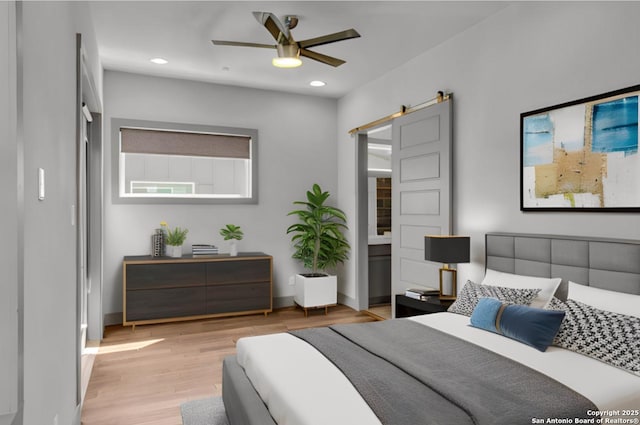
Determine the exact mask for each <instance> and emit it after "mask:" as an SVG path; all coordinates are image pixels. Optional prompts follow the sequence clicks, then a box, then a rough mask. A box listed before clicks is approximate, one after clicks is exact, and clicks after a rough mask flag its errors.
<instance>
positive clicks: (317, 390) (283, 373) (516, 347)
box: [237, 313, 640, 425]
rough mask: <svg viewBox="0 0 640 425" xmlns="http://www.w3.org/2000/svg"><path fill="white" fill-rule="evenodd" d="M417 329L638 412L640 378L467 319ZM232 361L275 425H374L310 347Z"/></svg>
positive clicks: (284, 341)
mask: <svg viewBox="0 0 640 425" xmlns="http://www.w3.org/2000/svg"><path fill="white" fill-rule="evenodd" d="M411 320H414V321H416V322H418V323H421V324H424V325H426V326H431V327H434V328H436V329H439V330H441V331H443V332H447V333H450V334H453V335H456V336H457V337H459V338H462V339H465V340H467V341H470V342H472V343H474V344H477V345H480V346H482V347H485V348H487V349H489V350H491V351H494V352H496V353H498V354H501V355H503V356H505V357H509V358H512V359H514V360H516V361H518V362H520V363H522V364H525V365H527V366H529V367H530V368H532V369H535V370H537V371H539V372H541V373H544V374H546V375H548V376H550V377H552V378H554V379H556V380H557V381H559V382H561V383H563V384H565V385H566V386H568V387H569V388H571V389H573V390H574V391H576V392H578V393H580V394H582V395H584V396H585V397H587V398H588V399H589V400H591V401H592V402H593V403H594V404H595V405H596V406H598V408H599V409H600V410H622V409H637V408H638V407H639V406H640V377H637V376H635V375H633V374H631V373H628V372H625V371H623V370H620V369H617V368H614V367H612V366H609V365H607V364H604V363H602V362H599V361H597V360H594V359H591V358H589V357H586V356H583V355H581V354H577V353H574V352H571V351H568V350H564V349H561V348H557V347H549V349H547V351H546V352H544V353H542V352H540V351H537V350H535V349H534V348H531V347H529V346H527V345H524V344H522V343H519V342H517V341H513V340H511V339H508V338H505V337H503V336H500V335H496V334H492V333H490V332H487V331H483V330H480V329H476V328H473V327H471V326H468V324H469V318H468V317H466V316H462V315H459V314H453V313H435V314H428V315H423V316H415V317H413V318H411ZM237 350H238V363H239V364H240V365H241V366H242V367H243V368H244V370H245V372H246V374H247V376H248V377H249V379H250V380H251V382H252V384H253V386H254V387H255V388H256V390H257V392H258V394H260V397H262V399H263V400H264V402H265V403H266V405H267V407H268V408H269V411H270V413H271V415H272V416H273V418H274V420H275V421H276V422H277V423H278V424H279V425H316V424H317V425H326V424H332V425H342V424H344V425H352V424H371V425H379V424H380V421H379V420H378V419H377V417H376V416H375V414H374V413H373V411H372V410H371V409H370V408H369V406H368V405H367V404H366V402H365V401H364V400H363V399H362V398H361V397H360V395H359V394H358V392H357V391H356V389H355V388H354V387H353V386H352V385H351V383H350V382H349V381H348V380H347V379H346V378H345V377H344V375H342V373H341V372H340V371H339V370H338V369H337V368H336V367H335V366H334V365H333V363H331V362H330V361H329V360H327V359H326V358H325V357H324V356H323V355H322V354H320V353H319V352H318V351H317V350H316V349H315V348H313V347H312V346H310V345H308V344H307V343H305V342H304V341H302V340H300V339H298V338H296V337H294V336H292V335H289V334H284V333H283V334H274V335H265V336H257V337H248V338H242V339H240V340H238V344H237Z"/></svg>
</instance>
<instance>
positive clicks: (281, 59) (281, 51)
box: [271, 44, 302, 68]
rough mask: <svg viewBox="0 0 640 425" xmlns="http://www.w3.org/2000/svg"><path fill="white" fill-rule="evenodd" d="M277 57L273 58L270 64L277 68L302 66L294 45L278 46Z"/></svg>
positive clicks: (298, 50)
mask: <svg viewBox="0 0 640 425" xmlns="http://www.w3.org/2000/svg"><path fill="white" fill-rule="evenodd" d="M276 48H277V50H278V56H277V57H275V58H273V60H272V61H271V64H272V65H273V66H276V67H278V68H297V67H299V66H300V65H302V61H301V60H300V49H299V48H298V46H297V45H296V44H278V45H277V47H276Z"/></svg>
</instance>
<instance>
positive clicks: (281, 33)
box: [211, 12, 360, 68]
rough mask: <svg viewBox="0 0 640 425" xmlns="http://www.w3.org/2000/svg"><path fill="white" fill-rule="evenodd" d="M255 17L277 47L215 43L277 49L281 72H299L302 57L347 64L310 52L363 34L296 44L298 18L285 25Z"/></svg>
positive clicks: (267, 15)
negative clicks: (311, 48) (287, 69)
mask: <svg viewBox="0 0 640 425" xmlns="http://www.w3.org/2000/svg"><path fill="white" fill-rule="evenodd" d="M253 16H254V17H255V18H256V20H257V21H258V22H259V23H260V25H262V26H264V27H265V28H266V29H267V31H269V34H271V36H272V37H273V38H274V39H275V40H276V43H277V44H275V45H272V44H261V43H247V42H244V41H226V40H211V42H212V43H213V44H214V45H216V46H242V47H259V48H264V49H277V50H278V57H276V58H273V60H272V62H271V63H272V64H273V65H274V66H277V67H280V68H295V67H297V66H300V65H302V60H301V59H300V56H304V57H306V58H309V59H313V60H315V61H318V62H321V63H324V64H326V65H331V66H333V67H337V66H340V65H342V64H343V63H345V61H343V60H342V59H338V58H334V57H332V56H327V55H324V54H322V53H318V52H314V51H312V50H308V49H309V48H310V47H315V46H322V45H324V44H329V43H335V42H337V41H343V40H348V39H350V38H357V37H360V34H358V32H357V31H356V30H354V29H353V28H351V29H348V30H345V31H340V32H336V33H333V34H327V35H323V36H320V37H315V38H310V39H307V40H302V41H295V40H294V38H293V35H292V34H291V30H292V29H293V28H295V27H296V25H297V24H298V18H297V17H296V16H294V15H288V16H285V21H284V24H283V23H282V22H280V20H279V19H278V18H277V17H276V15H274V14H273V13H270V12H253Z"/></svg>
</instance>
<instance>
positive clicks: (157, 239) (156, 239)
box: [151, 229, 165, 257]
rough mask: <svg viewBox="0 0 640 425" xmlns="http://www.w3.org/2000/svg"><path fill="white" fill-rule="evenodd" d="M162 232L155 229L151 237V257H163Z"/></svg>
mask: <svg viewBox="0 0 640 425" xmlns="http://www.w3.org/2000/svg"><path fill="white" fill-rule="evenodd" d="M164 251H165V245H164V232H163V231H162V229H156V233H154V234H153V235H151V255H152V256H153V257H161V256H163V255H164Z"/></svg>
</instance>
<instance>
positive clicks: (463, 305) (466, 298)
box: [447, 280, 540, 316]
mask: <svg viewBox="0 0 640 425" xmlns="http://www.w3.org/2000/svg"><path fill="white" fill-rule="evenodd" d="M538 292H540V289H537V288H536V289H522V288H505V287H503V286H493V285H480V284H478V283H474V282H472V281H470V280H468V281H467V283H466V284H465V285H464V288H462V291H460V294H459V295H458V298H457V299H456V301H455V302H454V303H453V304H451V306H450V307H449V309H448V310H447V311H449V312H450V313H458V314H464V315H465V316H471V313H473V309H474V308H476V304H478V300H479V299H480V298H484V297H489V298H497V299H499V300H500V301H503V302H505V303H510V304H522V305H529V304H531V301H533V299H534V298H535V297H536V295H538Z"/></svg>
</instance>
